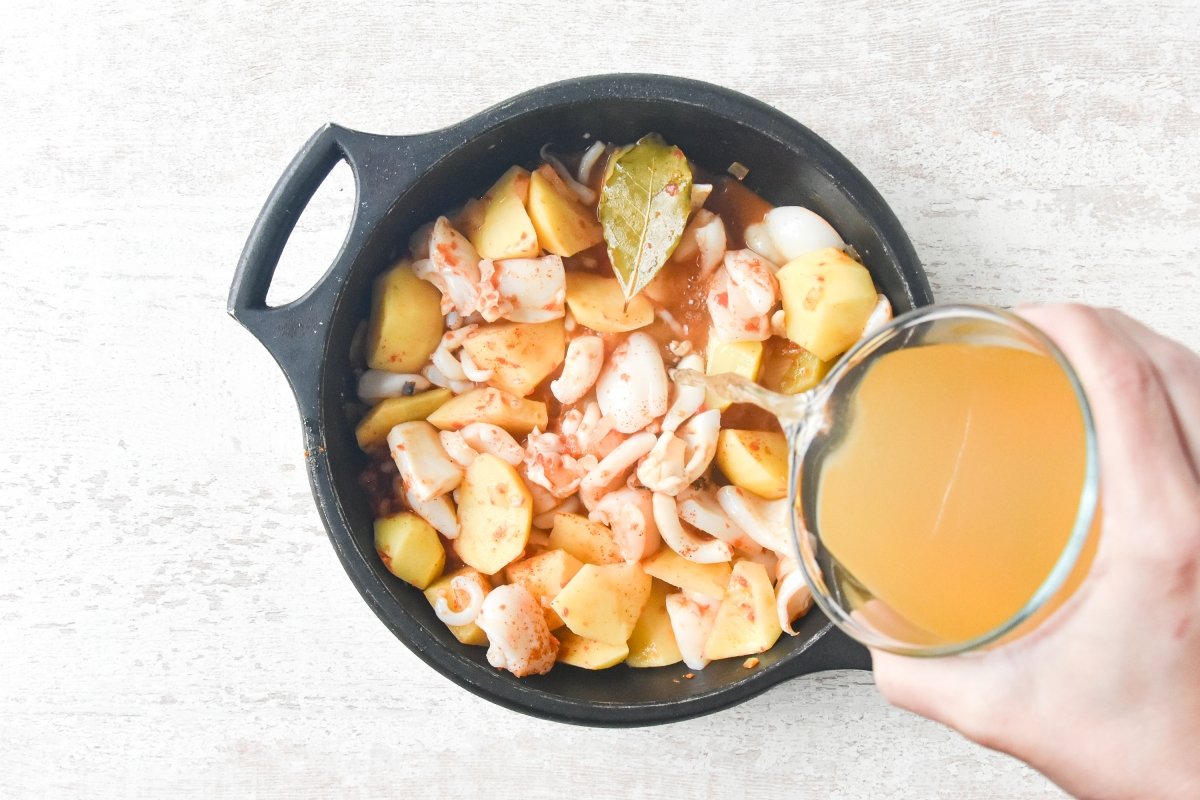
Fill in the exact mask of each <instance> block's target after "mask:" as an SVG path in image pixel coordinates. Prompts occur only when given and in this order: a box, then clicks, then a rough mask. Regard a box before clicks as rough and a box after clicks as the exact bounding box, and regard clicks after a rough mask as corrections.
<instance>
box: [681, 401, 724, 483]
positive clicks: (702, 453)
mask: <svg viewBox="0 0 1200 800" xmlns="http://www.w3.org/2000/svg"><path fill="white" fill-rule="evenodd" d="M720 434H721V412H720V411H718V410H717V409H715V408H711V409H709V410H708V411H702V412H700V413H699V414H697V415H696V416H694V417H692V418H691V419H689V420H688V421H687V422H685V423H684V424H683V425H681V426H680V427H679V430H678V431H677V433H676V435H677V436H679V438H680V439H682V440H683V444H684V464H683V480H684V483H686V484H690V483H693V482H694V481H695V480H696V479H697V478H699V477H700V476H701V475H703V474H704V470H706V469H708V465H709V464H711V463H712V460H713V457H714V456H716V454H717V439H718V438H719V436H720Z"/></svg>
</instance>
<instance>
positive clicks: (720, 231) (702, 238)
mask: <svg viewBox="0 0 1200 800" xmlns="http://www.w3.org/2000/svg"><path fill="white" fill-rule="evenodd" d="M695 237H696V248H697V250H698V251H699V258H698V259H697V262H696V266H697V267H698V268H699V270H700V275H701V276H702V277H708V276H709V275H710V274H711V273H712V271H713V270H715V269H716V268H717V267H719V266H720V265H721V259H722V258H724V256H725V245H726V244H727V239H726V236H725V223H724V222H722V221H721V218H720V217H718V216H716V215H715V214H714V215H713V218H712V219H711V220H709V221H708V222H706V223H704V224H703V225H701V226H700V227H698V228H696V231H695Z"/></svg>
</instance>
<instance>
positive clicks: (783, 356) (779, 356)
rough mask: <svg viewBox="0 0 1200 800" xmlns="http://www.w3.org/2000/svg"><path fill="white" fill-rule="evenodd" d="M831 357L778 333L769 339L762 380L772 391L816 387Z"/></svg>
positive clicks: (804, 390) (804, 389)
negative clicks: (827, 359) (817, 352)
mask: <svg viewBox="0 0 1200 800" xmlns="http://www.w3.org/2000/svg"><path fill="white" fill-rule="evenodd" d="M832 366H833V362H832V361H822V360H821V359H819V358H817V357H816V356H814V355H813V354H812V353H810V352H808V351H807V350H805V349H804V348H803V347H801V346H800V345H798V344H796V343H795V342H793V341H791V340H790V339H784V338H782V337H779V336H773V337H771V339H770V340H769V341H768V342H767V348H766V352H765V354H764V357H763V369H762V375H761V376H760V377H759V382H760V383H761V384H762V385H763V386H765V387H766V388H768V389H770V390H771V391H772V392H780V393H781V394H799V393H800V392H807V391H808V390H809V389H812V388H814V387H816V385H817V384H818V383H820V382H821V381H822V380H823V379H824V378H825V376H826V374H828V373H829V368H830V367H832Z"/></svg>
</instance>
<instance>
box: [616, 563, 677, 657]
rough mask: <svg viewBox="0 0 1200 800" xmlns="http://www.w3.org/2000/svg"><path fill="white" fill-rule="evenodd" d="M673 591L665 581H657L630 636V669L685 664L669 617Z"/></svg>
mask: <svg viewBox="0 0 1200 800" xmlns="http://www.w3.org/2000/svg"><path fill="white" fill-rule="evenodd" d="M673 591H674V589H673V588H672V587H671V586H669V585H668V584H666V583H663V582H662V581H654V584H653V585H652V586H651V588H650V597H649V598H648V599H647V600H646V606H645V607H644V608H643V609H642V614H641V616H639V617H638V621H637V625H635V626H634V627H633V633H632V634H630V635H629V642H628V643H627V644H628V651H629V654H628V656H627V657H626V659H625V663H626V664H628V665H629V666H631V667H666V666H669V665H671V664H676V663H678V662H680V661H682V660H683V655H682V654H681V653H680V652H679V645H678V644H676V642H675V632H674V631H673V630H672V629H671V618H670V617H669V616H668V615H667V595H668V594H670V593H671V592H673Z"/></svg>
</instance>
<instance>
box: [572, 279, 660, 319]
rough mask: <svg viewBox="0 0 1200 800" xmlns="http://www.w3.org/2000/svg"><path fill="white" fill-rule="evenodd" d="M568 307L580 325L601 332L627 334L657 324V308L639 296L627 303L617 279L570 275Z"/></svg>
mask: <svg viewBox="0 0 1200 800" xmlns="http://www.w3.org/2000/svg"><path fill="white" fill-rule="evenodd" d="M567 308H569V309H570V310H571V315H572V316H574V317H575V321H576V322H578V323H579V324H580V325H584V326H587V327H589V328H591V329H592V330H594V331H597V332H598V333H624V332H626V331H635V330H637V329H638V328H644V327H646V326H647V325H649V324H650V323H651V322H653V321H654V306H652V305H650V301H649V300H647V299H646V298H645V297H643V296H642V295H640V294H637V295H634V297H633V299H632V300H630V301H629V303H628V304H626V302H625V292H624V291H622V289H621V284H620V283H618V282H617V279H616V278H602V277H600V276H599V275H589V274H587V273H586V272H568V273H567Z"/></svg>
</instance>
